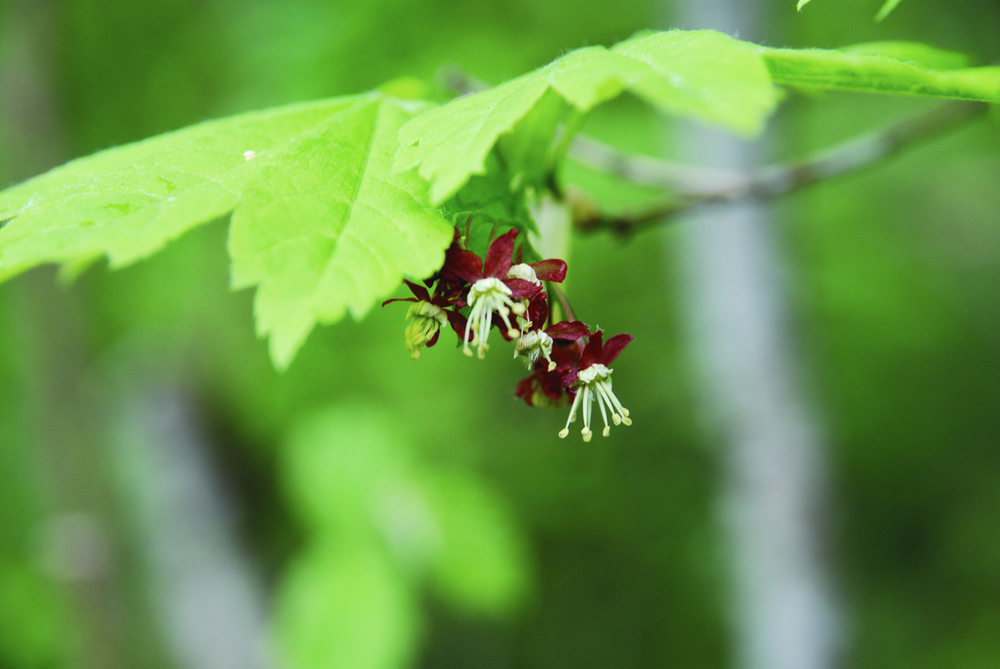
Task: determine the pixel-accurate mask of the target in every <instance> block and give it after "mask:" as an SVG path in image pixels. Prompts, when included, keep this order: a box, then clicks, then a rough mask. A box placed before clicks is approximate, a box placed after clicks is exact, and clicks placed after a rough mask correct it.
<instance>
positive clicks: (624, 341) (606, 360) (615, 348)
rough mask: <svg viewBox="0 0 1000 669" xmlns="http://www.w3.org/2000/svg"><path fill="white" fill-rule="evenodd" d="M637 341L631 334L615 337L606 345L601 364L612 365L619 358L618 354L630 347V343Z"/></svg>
mask: <svg viewBox="0 0 1000 669" xmlns="http://www.w3.org/2000/svg"><path fill="white" fill-rule="evenodd" d="M633 339H635V337H633V336H632V335H630V334H619V335H615V336H614V337H612V338H611V339H609V340H608V343H607V344H605V345H604V350H603V351H602V352H601V364H602V365H605V366H607V365H610V364H611V363H613V362H614V361H615V358H617V357H618V354H619V353H621V352H622V350H623V349H624V348H625V347H626V346H628V345H629V343H630V342H631V341H632V340H633Z"/></svg>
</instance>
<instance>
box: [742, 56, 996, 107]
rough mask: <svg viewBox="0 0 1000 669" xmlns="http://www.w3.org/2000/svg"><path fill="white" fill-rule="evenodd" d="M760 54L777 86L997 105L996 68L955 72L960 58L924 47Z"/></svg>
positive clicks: (964, 69) (962, 69) (965, 69)
mask: <svg viewBox="0 0 1000 669" xmlns="http://www.w3.org/2000/svg"><path fill="white" fill-rule="evenodd" d="M760 51H761V53H762V55H763V56H764V59H765V60H766V62H767V68H768V70H769V71H770V73H771V77H772V78H773V79H774V82H775V83H777V84H783V85H787V86H794V87H803V88H812V89H822V90H841V91H855V92H864V93H891V94H895V95H916V96H921V97H934V98H950V99H956V100H978V101H982V102H1000V67H973V68H964V67H958V68H956V67H955V66H956V65H962V64H964V62H962V61H960V60H959V59H960V58H961V57H960V56H957V55H956V54H950V55H949V53H950V52H946V51H941V50H937V49H931V48H929V47H923V45H918V44H906V43H902V42H895V43H881V44H879V43H876V44H871V45H858V46H856V47H848V48H846V49H840V50H835V51H834V50H824V49H769V48H761V50H760ZM904 59H905V60H904Z"/></svg>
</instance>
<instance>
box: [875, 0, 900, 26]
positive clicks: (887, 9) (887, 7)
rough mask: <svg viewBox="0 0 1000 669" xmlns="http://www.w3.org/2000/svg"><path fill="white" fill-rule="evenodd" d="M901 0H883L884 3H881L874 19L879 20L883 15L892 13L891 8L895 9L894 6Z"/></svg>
mask: <svg viewBox="0 0 1000 669" xmlns="http://www.w3.org/2000/svg"><path fill="white" fill-rule="evenodd" d="M901 1H902V0H885V4H884V5H882V9H880V10H878V14H877V15H876V16H875V20H876V21H881V20H883V19H884V18H885V17H887V16H889V14H891V13H892V10H894V9H896V6H897V5H898V4H899V3H900V2H901Z"/></svg>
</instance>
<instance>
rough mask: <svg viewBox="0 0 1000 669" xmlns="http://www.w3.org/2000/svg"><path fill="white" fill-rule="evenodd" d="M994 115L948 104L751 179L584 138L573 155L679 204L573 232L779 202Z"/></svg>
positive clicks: (628, 227)
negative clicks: (701, 209)
mask: <svg viewBox="0 0 1000 669" xmlns="http://www.w3.org/2000/svg"><path fill="white" fill-rule="evenodd" d="M988 109H989V106H988V105H986V104H985V103H981V102H963V101H955V102H946V103H943V104H939V105H936V106H934V107H931V108H930V109H928V110H926V111H923V112H921V113H919V114H916V115H915V116H912V117H910V118H906V119H903V120H902V121H898V122H896V123H893V124H891V125H888V126H886V127H884V128H880V129H878V130H875V131H872V132H869V133H866V134H864V135H861V136H858V137H855V138H853V139H850V140H848V141H846V142H844V143H842V144H838V145H836V146H833V147H830V148H828V149H824V150H822V151H819V152H817V153H814V154H812V155H810V156H806V157H805V158H802V159H799V160H795V161H792V162H789V163H778V164H774V165H767V166H765V167H761V168H757V169H755V170H752V171H750V172H739V171H734V170H717V169H712V168H704V167H696V166H689V165H682V164H679V163H674V162H670V161H664V160H658V159H655V158H649V157H645V156H631V155H628V154H624V153H621V152H619V151H617V150H616V149H614V148H612V147H609V146H607V145H604V144H601V143H600V142H596V141H595V140H592V139H589V138H584V137H578V138H577V140H576V141H575V142H574V143H573V146H572V148H571V150H570V154H571V155H572V156H573V157H574V158H576V159H577V160H579V161H580V162H583V163H585V164H587V165H590V166H591V167H594V168H596V169H599V170H602V171H605V172H608V173H611V174H615V175H617V176H620V177H622V178H625V179H629V180H631V181H635V182H637V183H642V184H646V185H651V186H656V187H661V188H664V189H667V190H669V191H671V193H672V194H673V196H674V198H675V199H674V200H673V201H672V202H670V203H668V204H663V205H656V206H654V207H651V208H649V209H646V210H643V211H640V212H637V213H635V214H618V215H608V214H604V213H600V212H596V211H592V212H591V213H592V215H591V216H583V217H581V218H580V219H579V220H575V221H574V227H576V228H577V229H580V230H588V231H589V230H596V229H604V230H610V231H613V232H618V233H631V232H634V231H636V230H637V229H640V228H643V227H647V226H648V225H650V224H651V223H655V222H657V221H662V220H663V219H664V218H667V217H671V216H676V215H677V214H680V213H682V212H684V211H687V210H689V209H692V208H694V207H697V206H700V205H705V204H712V203H720V202H737V201H743V200H753V199H758V200H759V199H769V198H774V197H778V196H780V195H785V194H788V193H791V192H794V191H797V190H800V189H802V188H806V187H808V186H812V185H814V184H817V183H821V182H823V181H828V180H830V179H833V178H835V177H839V176H842V175H845V174H850V173H853V172H857V171H860V170H863V169H866V168H868V167H872V166H873V165H875V164H877V163H879V162H882V161H884V160H886V159H887V158H890V157H891V156H893V155H895V154H897V153H899V152H901V151H902V150H904V149H906V148H909V147H910V146H912V145H914V144H916V143H918V142H920V141H922V140H925V139H928V138H931V137H934V136H937V135H940V134H942V133H944V132H945V131H948V130H951V129H954V128H956V127H958V126H959V125H961V124H962V123H964V122H966V121H969V120H971V119H973V118H976V117H977V116H981V115H983V114H985V113H986V112H987V111H988Z"/></svg>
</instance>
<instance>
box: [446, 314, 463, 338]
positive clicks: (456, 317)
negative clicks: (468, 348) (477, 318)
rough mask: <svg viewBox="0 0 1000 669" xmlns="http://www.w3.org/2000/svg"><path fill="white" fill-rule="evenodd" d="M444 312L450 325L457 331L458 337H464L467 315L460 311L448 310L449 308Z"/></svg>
mask: <svg viewBox="0 0 1000 669" xmlns="http://www.w3.org/2000/svg"><path fill="white" fill-rule="evenodd" d="M444 314H445V316H447V317H448V325H450V326H451V329H452V330H454V331H455V334H457V335H458V338H459V339H461V338H462V337H464V336H465V324H466V323H467V322H468V321H467V320H466V318H465V316H463V315H462V314H460V313H458V312H457V311H447V310H446V311H445V312H444Z"/></svg>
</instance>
